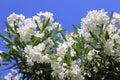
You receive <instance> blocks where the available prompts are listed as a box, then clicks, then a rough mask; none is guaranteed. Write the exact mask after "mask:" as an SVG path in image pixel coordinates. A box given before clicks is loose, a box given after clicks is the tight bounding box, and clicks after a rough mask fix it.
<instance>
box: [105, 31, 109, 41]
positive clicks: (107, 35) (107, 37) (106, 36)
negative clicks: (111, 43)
mask: <svg viewBox="0 0 120 80" xmlns="http://www.w3.org/2000/svg"><path fill="white" fill-rule="evenodd" d="M107 39H109V34H108V31H106V33H105V40H106V41H107Z"/></svg>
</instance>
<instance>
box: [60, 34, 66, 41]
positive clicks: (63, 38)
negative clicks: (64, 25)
mask: <svg viewBox="0 0 120 80" xmlns="http://www.w3.org/2000/svg"><path fill="white" fill-rule="evenodd" d="M61 36H62V38H63V40H64V41H67V39H66V38H65V36H64V35H63V34H62V33H61Z"/></svg>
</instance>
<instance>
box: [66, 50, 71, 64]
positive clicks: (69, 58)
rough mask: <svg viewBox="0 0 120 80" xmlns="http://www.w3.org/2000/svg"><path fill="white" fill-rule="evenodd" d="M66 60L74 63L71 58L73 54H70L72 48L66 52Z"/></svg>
mask: <svg viewBox="0 0 120 80" xmlns="http://www.w3.org/2000/svg"><path fill="white" fill-rule="evenodd" d="M65 62H66V63H67V64H68V65H69V66H71V63H72V58H71V55H70V48H69V49H68V52H66V54H65Z"/></svg>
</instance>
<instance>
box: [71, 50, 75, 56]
mask: <svg viewBox="0 0 120 80" xmlns="http://www.w3.org/2000/svg"><path fill="white" fill-rule="evenodd" d="M70 54H71V57H74V56H75V55H76V52H75V50H74V49H71V50H70Z"/></svg>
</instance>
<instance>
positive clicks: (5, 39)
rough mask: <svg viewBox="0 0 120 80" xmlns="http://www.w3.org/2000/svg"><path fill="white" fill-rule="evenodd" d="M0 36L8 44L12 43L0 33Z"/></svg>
mask: <svg viewBox="0 0 120 80" xmlns="http://www.w3.org/2000/svg"><path fill="white" fill-rule="evenodd" d="M0 38H1V39H3V40H4V41H6V42H7V43H9V44H12V42H11V41H10V40H9V39H8V38H6V37H4V36H3V35H1V34H0Z"/></svg>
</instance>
